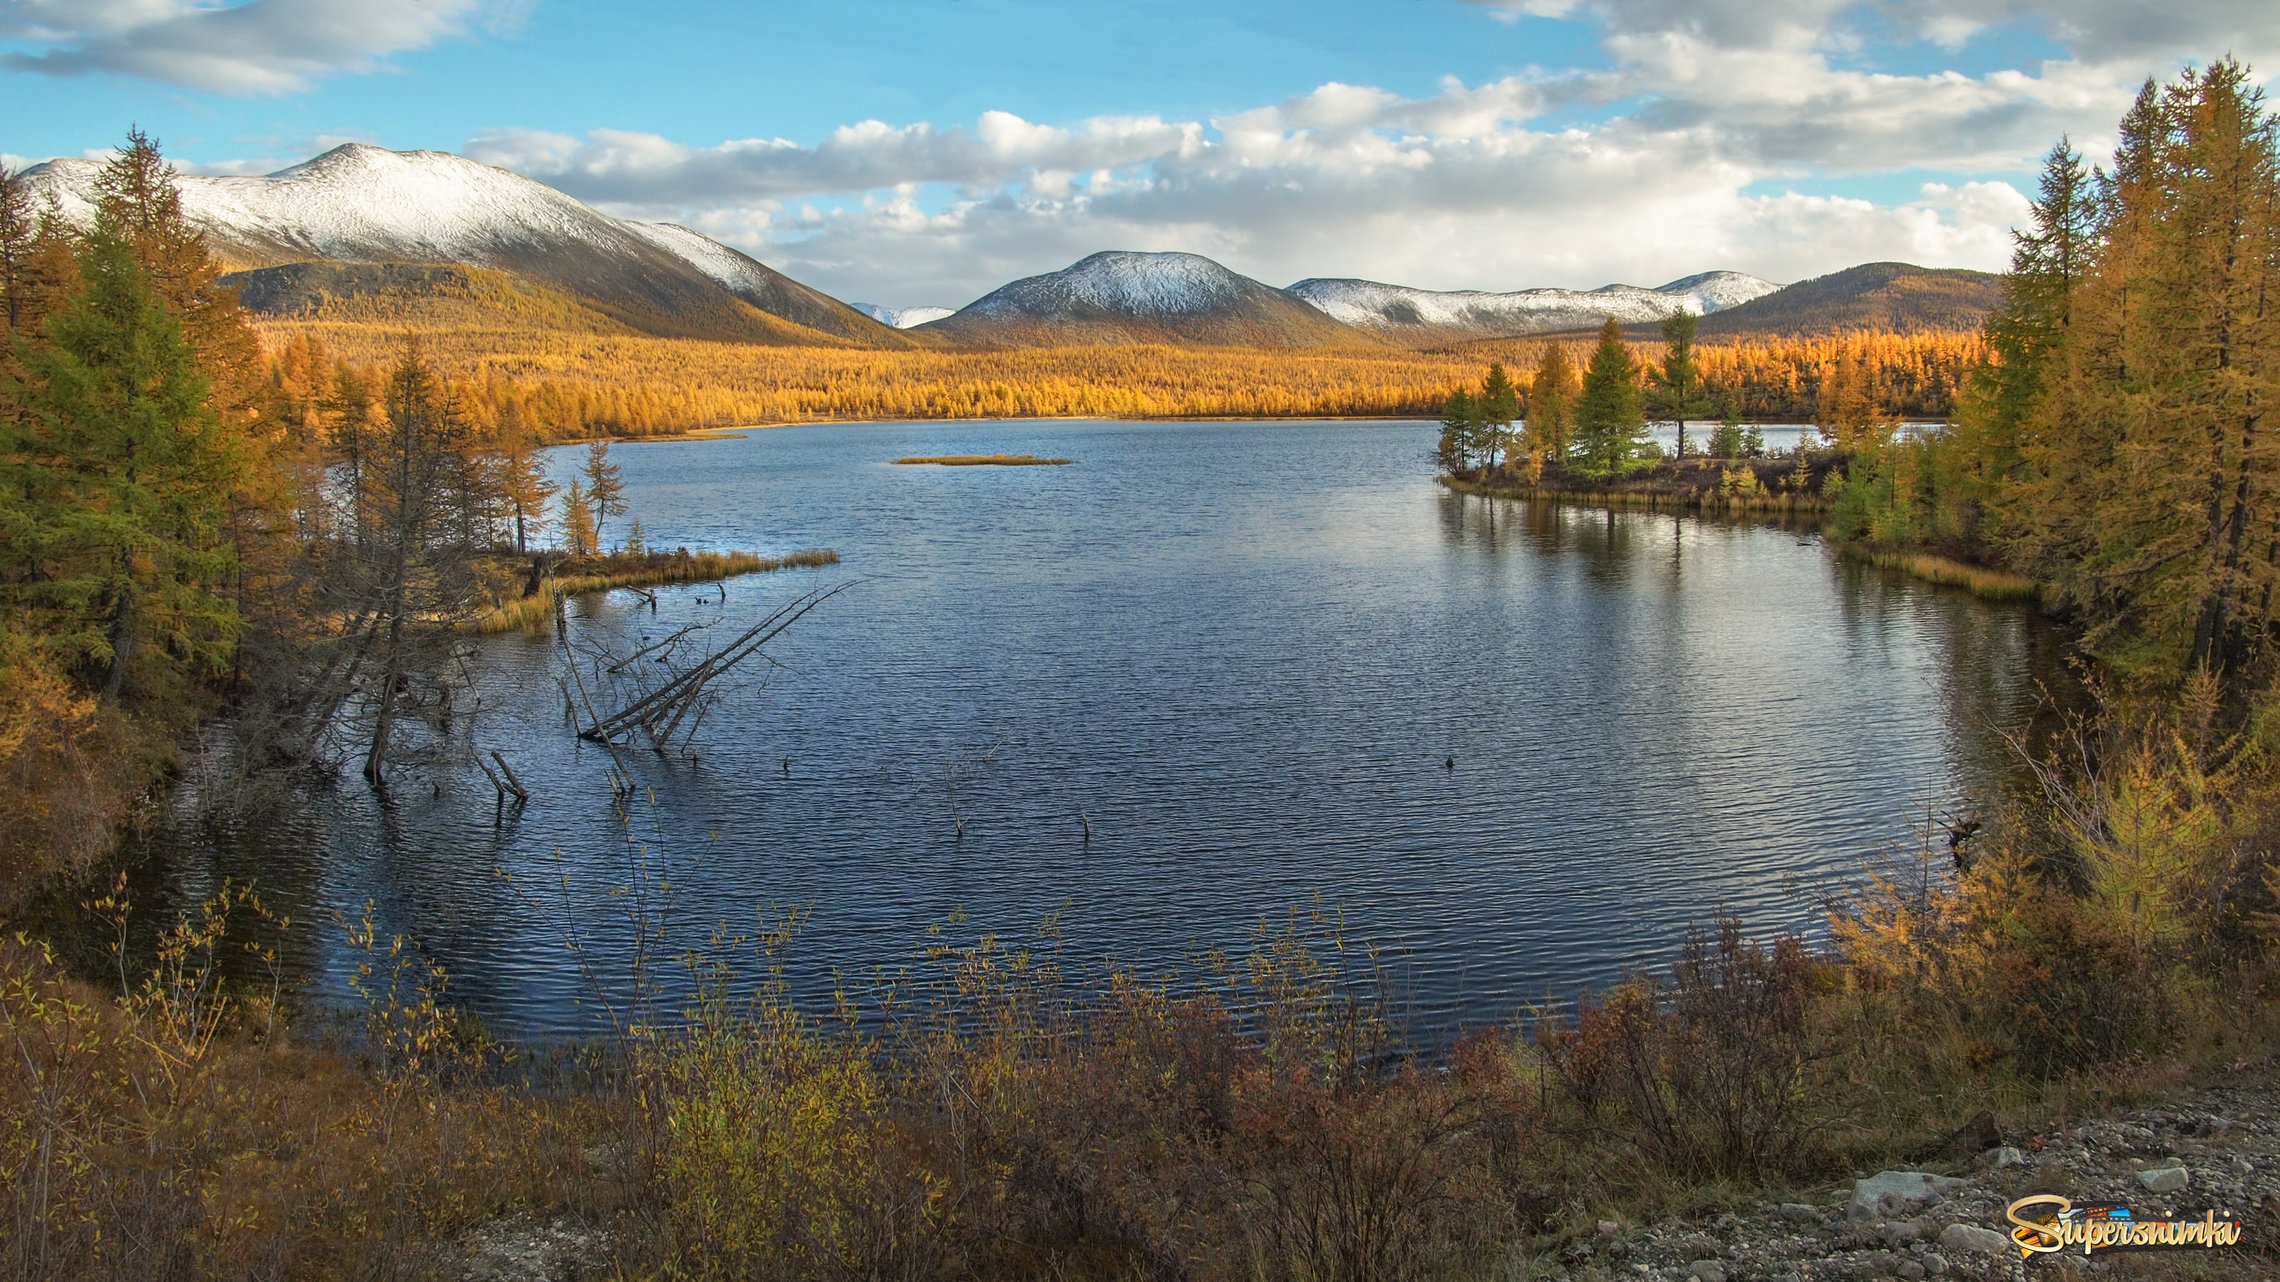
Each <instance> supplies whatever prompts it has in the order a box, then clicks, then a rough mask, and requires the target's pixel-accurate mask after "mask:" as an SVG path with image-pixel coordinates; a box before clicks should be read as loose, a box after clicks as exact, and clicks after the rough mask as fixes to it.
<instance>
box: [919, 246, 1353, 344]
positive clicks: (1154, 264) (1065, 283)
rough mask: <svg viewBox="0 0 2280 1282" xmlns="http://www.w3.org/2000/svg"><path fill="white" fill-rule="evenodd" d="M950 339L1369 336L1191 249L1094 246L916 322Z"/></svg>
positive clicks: (1320, 340)
mask: <svg viewBox="0 0 2280 1282" xmlns="http://www.w3.org/2000/svg"><path fill="white" fill-rule="evenodd" d="M918 332H920V333H924V334H935V335H939V336H941V337H943V338H946V339H949V340H950V341H952V342H955V343H972V344H977V345H983V346H1034V345H1045V344H1061V343H1192V344H1204V345H1211V346H1242V347H1330V346H1348V345H1361V346H1372V345H1375V343H1376V340H1375V339H1373V338H1372V337H1371V336H1370V335H1368V334H1364V333H1361V332H1359V331H1357V330H1355V329H1353V328H1351V327H1349V326H1347V325H1344V324H1341V323H1339V322H1338V321H1336V320H1333V319H1331V318H1330V317H1329V316H1326V315H1324V314H1322V313H1321V312H1320V311H1318V310H1316V309H1315V308H1313V307H1310V306H1308V305H1306V304H1305V303H1303V302H1301V301H1299V300H1298V299H1296V298H1293V297H1291V296H1290V295H1289V294H1286V293H1284V292H1283V291H1282V290H1279V289H1276V288H1274V287H1273V286H1271V285H1263V284H1260V283H1259V282H1258V281H1255V280H1252V279H1251V278H1250V277H1248V276H1243V275H1238V274H1237V273H1235V272H1232V271H1229V270H1228V269H1227V268H1225V267H1222V266H1220V265H1219V264H1218V263H1215V262H1213V261H1212V260H1210V259H1208V258H1205V257H1202V256H1201V255H1198V254H1137V253H1125V252H1119V251H1110V252H1106V253H1099V254H1094V255H1092V256H1091V257H1089V258H1086V259H1083V260H1082V261H1080V262H1078V263H1076V264H1075V265H1074V266H1071V267H1067V268H1064V269H1062V270H1060V271H1057V272H1050V273H1047V274H1046V275H1043V276H1030V277H1026V278H1024V279H1021V280H1017V281H1015V282H1013V283H1012V284H1010V285H1006V286H1003V287H1002V288H999V289H997V290H995V291H993V292H991V293H989V294H987V295H985V296H983V297H982V298H980V299H977V300H975V301H974V302H972V303H969V304H967V305H966V306H965V307H963V308H961V309H960V310H959V311H958V312H957V313H956V314H955V315H952V316H949V317H947V318H945V319H942V320H938V321H934V322H931V323H929V324H927V325H924V326H921V327H920V329H919V331H918Z"/></svg>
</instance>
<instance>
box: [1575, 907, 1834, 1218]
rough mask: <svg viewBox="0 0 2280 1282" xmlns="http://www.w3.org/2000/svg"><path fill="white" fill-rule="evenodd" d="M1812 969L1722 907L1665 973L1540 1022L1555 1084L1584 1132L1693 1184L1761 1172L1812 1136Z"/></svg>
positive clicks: (1788, 1164) (1803, 957) (1777, 1165)
mask: <svg viewBox="0 0 2280 1282" xmlns="http://www.w3.org/2000/svg"><path fill="white" fill-rule="evenodd" d="M1818 969H1819V967H1818V965H1817V964H1816V962H1815V961H1814V960H1813V959H1812V958H1811V957H1810V956H1809V955H1808V953H1807V952H1806V949H1805V947H1804V945H1803V944H1802V943H1801V942H1800V941H1798V940H1797V939H1795V938H1794V937H1783V938H1780V939H1777V940H1775V941H1774V942H1773V943H1772V944H1770V945H1768V944H1761V943H1758V942H1756V941H1754V940H1750V939H1748V938H1746V937H1744V935H1743V933H1742V927H1741V923H1740V921H1739V920H1737V919H1736V918H1734V917H1732V916H1721V917H1719V918H1718V920H1717V922H1716V924H1715V927H1714V929H1713V930H1712V931H1710V932H1707V933H1705V932H1703V931H1700V930H1695V931H1690V932H1689V933H1688V935H1687V938H1686V942H1685V945H1684V947H1683V948H1682V950H1681V953H1680V956H1679V960H1678V961H1677V962H1676V963H1675V964H1674V965H1673V966H1672V967H1671V970H1670V975H1669V977H1668V979H1667V980H1666V979H1665V978H1663V977H1662V976H1660V975H1656V974H1654V973H1652V972H1648V971H1639V972H1637V973H1635V974H1633V975H1632V976H1631V978H1629V979H1628V980H1626V981H1625V982H1623V983H1622V984H1620V985H1618V986H1617V987H1616V988H1615V989H1614V990H1612V991H1611V992H1609V993H1607V994H1605V995H1604V996H1602V997H1598V998H1588V997H1587V998H1586V999H1585V1000H1583V1001H1582V1002H1580V1003H1578V1005H1577V1008H1576V1010H1575V1012H1574V1014H1573V1015H1572V1017H1568V1018H1564V1019H1561V1018H1555V1019H1550V1020H1547V1021H1545V1022H1544V1023H1543V1024H1542V1025H1541V1026H1540V1028H1539V1032H1538V1036H1537V1044H1538V1046H1539V1047H1540V1048H1541V1050H1542V1052H1543V1055H1544V1059H1545V1062H1546V1064H1547V1065H1548V1067H1549V1068H1550V1070H1551V1073H1552V1076H1553V1080H1554V1081H1556V1082H1557V1084H1558V1086H1559V1089H1560V1090H1561V1092H1562V1093H1563V1094H1564V1095H1565V1097H1566V1099H1567V1100H1568V1101H1569V1102H1570V1103H1572V1104H1573V1105H1574V1107H1575V1108H1576V1110H1577V1111H1578V1112H1579V1114H1580V1116H1581V1118H1582V1121H1583V1124H1584V1126H1585V1127H1586V1128H1587V1129H1588V1130H1589V1131H1590V1132H1591V1133H1592V1134H1594V1135H1597V1136H1599V1137H1602V1138H1604V1139H1606V1140H1611V1141H1613V1142H1614V1143H1615V1144H1617V1145H1619V1146H1620V1148H1621V1149H1622V1150H1624V1151H1627V1152H1630V1153H1632V1154H1635V1155H1636V1156H1637V1158H1638V1159H1639V1160H1641V1161H1643V1162H1644V1163H1646V1164H1647V1165H1648V1166H1650V1167H1652V1168H1654V1169H1656V1170H1659V1171H1662V1172H1664V1173H1667V1174H1669V1175H1672V1176H1675V1177H1678V1178H1681V1179H1690V1180H1699V1179H1710V1178H1719V1177H1725V1178H1737V1179H1764V1178H1768V1177H1773V1176H1778V1175H1782V1174H1785V1173H1787V1172H1789V1171H1791V1170H1792V1169H1794V1168H1795V1166H1796V1165H1797V1163H1798V1160H1799V1157H1800V1154H1801V1151H1802V1149H1803V1148H1804V1146H1805V1143H1806V1141H1807V1140H1808V1138H1809V1137H1810V1135H1811V1132H1812V1126H1813V1118H1812V1114H1811V1111H1810V1107H1809V1106H1810V1104H1811V1102H1812V1088H1813V1086H1814V1084H1815V1083H1814V1076H1813V1069H1814V1064H1815V1062H1816V1060H1817V1059H1818V1058H1820V1056H1821V1055H1822V1053H1823V1051H1822V1048H1821V1047H1820V1046H1818V1045H1817V1039H1816V1036H1815V1031H1814V1024H1813V1020H1812V1018H1811V1015H1812V1005H1813V999H1814V996H1815V989H1816V982H1817V975H1816V972H1817V970H1818Z"/></svg>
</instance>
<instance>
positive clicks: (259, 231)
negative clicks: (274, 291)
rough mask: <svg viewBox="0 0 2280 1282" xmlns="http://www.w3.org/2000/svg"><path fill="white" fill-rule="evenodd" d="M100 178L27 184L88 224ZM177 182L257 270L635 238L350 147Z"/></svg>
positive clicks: (432, 168) (38, 174)
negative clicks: (282, 259)
mask: <svg viewBox="0 0 2280 1282" xmlns="http://www.w3.org/2000/svg"><path fill="white" fill-rule="evenodd" d="M100 169H101V165H99V164H98V163H97V162H95V161H91V160H55V161H50V162H48V163H47V164H45V165H40V166H37V167H35V168H34V169H32V170H31V171H30V172H29V173H27V174H26V175H25V177H26V179H27V180H28V181H29V183H30V184H31V188H32V192H33V196H34V198H35V199H40V198H42V197H41V193H42V192H43V191H46V190H51V189H52V190H55V191H56V192H57V195H58V197H59V199H60V200H61V202H62V205H63V210H64V213H65V215H66V216H68V217H71V218H72V219H73V220H74V221H79V222H84V221H86V220H89V219H92V217H93V214H94V209H93V204H92V196H93V192H94V178H95V175H96V174H97V172H99V171H100ZM176 182H177V184H178V185H179V186H180V188H181V190H182V210H183V213H184V214H186V215H187V216H188V217H189V218H190V220H191V221H192V222H193V223H196V224H198V225H199V226H200V227H202V228H203V229H204V230H205V231H206V233H207V236H208V237H209V238H210V239H211V240H212V241H213V242H214V246H215V248H216V249H217V250H219V251H221V252H222V253H223V254H224V255H225V256H228V257H232V258H245V259H250V260H253V262H254V263H256V264H261V263H262V261H263V260H269V259H274V258H277V257H279V256H280V255H284V256H290V257H315V258H334V259H351V260H359V261H368V262H385V261H401V262H424V261H433V262H458V263H466V264H468V265H470V266H484V265H488V263H487V260H489V259H491V258H493V257H495V256H497V255H498V253H499V252H500V251H501V250H502V249H506V248H509V247H520V246H525V245H530V244H534V243H544V242H559V241H564V240H571V241H582V242H585V243H588V244H592V245H597V246H602V245H614V244H619V243H622V242H623V241H624V240H625V239H626V237H627V233H626V232H625V230H624V229H623V227H622V225H621V224H619V223H618V221H617V220H616V219H614V218H610V217H607V216H606V215H603V214H601V213H599V212H596V211H595V210H592V209H589V208H587V207H586V206H585V205H584V204H582V203H580V202H579V201H577V200H574V199H572V198H571V197H569V196H566V195H563V194H562V193H561V192H558V191H556V190H554V189H553V188H551V187H548V186H546V185H544V184H542V183H535V182H532V181H531V180H530V179H527V178H524V177H521V176H520V175H517V174H511V173H508V172H507V171H506V170H503V169H494V168H492V167H491V166H489V165H483V164H478V163H476V162H475V161H472V160H468V159H467V158H465V157H463V156H454V155H452V154H450V153H448V152H441V151H412V152H395V151H389V150H387V149H385V148H381V147H367V146H363V145H360V144H356V143H351V144H348V145H346V146H342V147H335V148H333V149H332V150H331V151H328V152H326V153H325V154H323V155H321V156H318V157H316V158H315V159H313V160H310V161H307V162H304V163H302V164H298V165H295V166H293V167H292V168H290V169H283V170H280V171H278V172H277V173H274V174H269V175H267V176H264V177H259V178H251V177H246V178H207V177H198V176H194V175H183V176H181V177H179V178H177V179H176Z"/></svg>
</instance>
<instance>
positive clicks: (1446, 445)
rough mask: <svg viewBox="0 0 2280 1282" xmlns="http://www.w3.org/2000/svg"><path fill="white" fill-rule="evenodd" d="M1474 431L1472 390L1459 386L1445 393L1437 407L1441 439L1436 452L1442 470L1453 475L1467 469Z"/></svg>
mask: <svg viewBox="0 0 2280 1282" xmlns="http://www.w3.org/2000/svg"><path fill="white" fill-rule="evenodd" d="M1477 433H1478V421H1477V418H1476V416H1475V414H1474V412H1473V399H1472V392H1471V391H1469V390H1468V389H1466V388H1462V387H1460V388H1458V389H1457V390H1456V391H1454V392H1451V393H1449V399H1448V401H1447V402H1446V403H1445V404H1443V405H1442V407H1441V439H1440V443H1439V446H1438V449H1437V452H1438V453H1439V455H1440V458H1441V468H1442V470H1443V471H1446V472H1449V473H1451V474H1452V475H1454V474H1459V473H1463V472H1465V471H1468V470H1470V468H1471V467H1472V452H1473V443H1474V438H1475V436H1476V435H1477Z"/></svg>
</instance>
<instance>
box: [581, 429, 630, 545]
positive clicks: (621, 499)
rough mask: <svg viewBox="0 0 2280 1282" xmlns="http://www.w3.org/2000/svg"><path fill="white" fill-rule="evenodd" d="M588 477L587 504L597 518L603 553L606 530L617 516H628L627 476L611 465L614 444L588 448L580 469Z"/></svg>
mask: <svg viewBox="0 0 2280 1282" xmlns="http://www.w3.org/2000/svg"><path fill="white" fill-rule="evenodd" d="M579 472H580V474H581V475H583V476H584V477H585V478H586V503H587V506H588V507H589V508H590V509H591V510H592V512H593V518H594V551H596V552H600V551H601V550H602V530H603V527H605V526H606V525H608V524H609V519H610V518H611V517H613V516H623V515H625V473H624V471H623V469H621V468H620V467H619V466H618V465H617V464H615V463H612V462H610V443H609V442H608V441H594V442H592V443H591V444H589V445H587V446H586V462H585V465H584V466H583V467H581V468H580V469H579Z"/></svg>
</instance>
